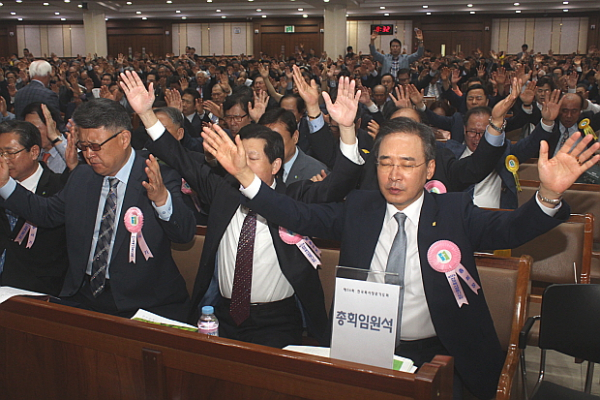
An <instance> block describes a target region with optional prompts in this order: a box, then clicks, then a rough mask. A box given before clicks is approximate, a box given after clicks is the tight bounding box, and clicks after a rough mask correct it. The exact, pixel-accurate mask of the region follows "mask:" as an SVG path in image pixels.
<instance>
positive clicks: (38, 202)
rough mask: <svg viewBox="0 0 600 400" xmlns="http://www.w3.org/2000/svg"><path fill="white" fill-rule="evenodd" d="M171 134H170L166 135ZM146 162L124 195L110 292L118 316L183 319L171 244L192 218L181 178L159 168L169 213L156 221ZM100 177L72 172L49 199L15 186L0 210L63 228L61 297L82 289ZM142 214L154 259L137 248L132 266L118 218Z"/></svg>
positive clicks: (140, 161)
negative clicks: (142, 312) (135, 211)
mask: <svg viewBox="0 0 600 400" xmlns="http://www.w3.org/2000/svg"><path fill="white" fill-rule="evenodd" d="M168 136H171V135H168ZM144 167H145V158H144V157H142V156H141V155H139V153H138V154H136V157H135V161H134V164H133V168H132V170H131V174H130V175H129V182H128V184H127V191H126V193H125V198H124V199H123V206H122V209H121V215H120V216H119V219H118V227H117V233H116V237H115V242H114V247H113V251H112V258H111V260H110V264H109V274H110V282H111V289H112V293H113V296H114V300H115V303H116V306H117V308H118V310H119V312H128V311H136V310H137V309H138V308H144V309H146V310H148V311H151V312H155V313H157V314H160V315H163V316H165V317H168V318H173V319H177V320H185V318H186V316H187V313H188V311H189V309H188V307H189V299H188V295H187V291H186V287H185V281H184V280H183V277H182V276H181V274H180V273H179V270H178V269H177V266H176V265H175V262H174V261H173V258H172V257H171V241H173V242H178V243H186V242H189V241H191V240H192V239H193V237H194V233H195V224H194V217H193V214H192V212H191V211H190V210H189V208H187V207H186V205H185V204H183V200H182V199H181V190H180V189H181V177H179V176H178V175H177V174H176V173H175V171H173V170H171V169H169V168H167V167H164V166H163V167H161V172H162V176H163V181H164V182H165V186H166V187H167V189H168V190H169V192H170V193H171V198H172V201H173V214H172V215H171V218H170V220H169V221H163V220H161V219H160V218H158V215H157V214H156V212H155V210H154V207H153V206H152V202H151V201H150V200H149V199H148V197H147V195H146V189H144V187H143V186H142V184H141V182H142V181H144V180H146V179H147V177H146V173H145V172H144ZM103 178H104V177H103V176H101V175H98V174H96V173H95V172H94V171H93V169H92V168H91V167H90V166H89V165H79V166H78V167H77V168H75V169H74V170H73V171H72V173H71V176H70V178H69V181H68V182H67V184H66V186H65V188H64V189H63V190H62V191H60V192H59V193H57V194H56V195H54V196H52V197H50V198H43V197H40V196H36V195H34V194H33V193H31V192H29V191H27V190H26V189H24V188H22V187H19V185H17V189H16V190H15V191H14V192H13V194H12V195H11V196H10V197H9V198H8V199H6V200H5V201H4V206H5V207H6V208H9V209H10V210H13V211H14V212H16V213H17V214H19V215H23V216H25V217H26V218H27V219H28V220H30V221H32V222H33V223H35V224H37V225H38V226H47V227H53V226H58V225H61V224H65V226H66V232H67V250H68V253H69V269H68V271H67V275H66V277H65V284H64V286H63V289H62V292H61V296H64V297H69V296H73V295H74V294H75V293H76V292H77V291H78V290H79V288H80V287H81V285H82V282H83V279H84V276H85V270H86V267H87V264H88V258H89V255H90V251H92V249H91V243H92V236H93V232H94V226H95V222H96V214H97V210H98V207H103V206H104V205H103V204H99V199H100V192H101V189H102V181H103ZM134 206H135V207H139V208H140V209H141V210H142V213H143V214H144V226H143V229H142V233H143V235H144V239H145V240H146V243H147V244H148V247H149V248H150V250H151V251H152V254H153V255H154V257H153V258H150V259H148V261H146V259H145V258H144V256H143V255H142V253H141V251H140V250H139V246H138V249H137V250H136V263H135V264H133V263H129V238H130V233H129V232H128V231H127V230H126V228H125V226H124V221H123V215H124V213H125V211H127V210H128V209H129V208H130V207H134Z"/></svg>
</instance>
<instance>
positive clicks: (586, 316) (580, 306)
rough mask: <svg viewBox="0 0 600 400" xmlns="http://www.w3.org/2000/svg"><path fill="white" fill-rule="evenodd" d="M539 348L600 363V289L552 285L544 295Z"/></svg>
mask: <svg viewBox="0 0 600 400" xmlns="http://www.w3.org/2000/svg"><path fill="white" fill-rule="evenodd" d="M541 316H542V318H541V320H540V340H539V346H540V348H542V349H550V350H556V351H560V352H562V353H565V354H568V355H570V356H573V357H576V358H580V359H584V360H589V361H592V362H595V363H600V339H599V338H600V285H594V284H589V285H575V284H569V285H552V286H549V287H548V288H547V289H546V290H545V291H544V297H543V300H542V313H541Z"/></svg>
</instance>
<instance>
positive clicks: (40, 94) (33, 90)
mask: <svg viewBox="0 0 600 400" xmlns="http://www.w3.org/2000/svg"><path fill="white" fill-rule="evenodd" d="M36 101H39V102H42V103H44V104H45V105H47V106H48V107H52V108H54V109H55V110H56V112H60V105H59V102H58V95H57V94H56V93H54V92H53V91H52V90H50V89H48V88H46V87H44V85H42V84H41V83H40V82H38V81H31V82H30V83H29V85H27V86H25V87H24V88H22V89H19V91H18V92H17V94H16V95H15V115H16V116H17V119H23V118H24V115H21V114H22V113H23V110H24V109H25V107H27V106H28V105H29V104H30V103H33V102H36Z"/></svg>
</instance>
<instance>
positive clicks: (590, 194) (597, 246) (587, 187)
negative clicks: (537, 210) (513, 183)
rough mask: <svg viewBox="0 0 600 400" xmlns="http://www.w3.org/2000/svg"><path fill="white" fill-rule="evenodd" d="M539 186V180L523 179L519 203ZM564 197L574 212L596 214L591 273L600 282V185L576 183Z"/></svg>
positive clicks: (594, 280) (596, 281) (528, 197)
mask: <svg viewBox="0 0 600 400" xmlns="http://www.w3.org/2000/svg"><path fill="white" fill-rule="evenodd" d="M539 186H540V183H539V181H532V180H525V179H524V180H521V187H522V188H523V191H522V192H521V193H519V205H521V204H523V203H524V202H526V201H528V200H529V199H530V198H531V197H532V196H533V195H534V194H535V192H536V191H537V189H538V187H539ZM563 198H564V199H565V200H566V201H567V202H568V203H569V205H570V206H571V213H572V214H592V215H594V224H593V238H594V241H593V251H592V261H591V272H590V275H591V278H592V281H593V283H598V282H599V281H600V185H591V184H585V183H574V184H573V185H571V187H570V188H569V189H568V190H567V191H566V192H565V193H564V195H563Z"/></svg>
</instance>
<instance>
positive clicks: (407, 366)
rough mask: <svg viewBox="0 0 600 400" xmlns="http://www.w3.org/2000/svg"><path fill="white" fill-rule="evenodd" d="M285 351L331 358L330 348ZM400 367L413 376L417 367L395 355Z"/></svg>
mask: <svg viewBox="0 0 600 400" xmlns="http://www.w3.org/2000/svg"><path fill="white" fill-rule="evenodd" d="M283 350H289V351H296V352H298V353H303V354H310V355H313V356H321V357H327V358H329V353H330V351H329V350H330V349H329V347H316V346H294V345H290V346H285V347H284V348H283ZM396 365H399V366H400V368H398V369H396V368H394V369H395V370H396V371H402V372H408V373H411V374H413V373H414V372H415V371H416V370H417V367H415V366H414V363H413V361H412V360H411V359H410V358H406V357H401V356H397V355H394V367H395V366H396Z"/></svg>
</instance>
